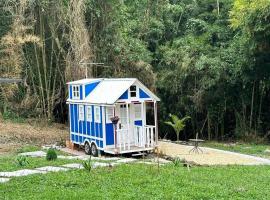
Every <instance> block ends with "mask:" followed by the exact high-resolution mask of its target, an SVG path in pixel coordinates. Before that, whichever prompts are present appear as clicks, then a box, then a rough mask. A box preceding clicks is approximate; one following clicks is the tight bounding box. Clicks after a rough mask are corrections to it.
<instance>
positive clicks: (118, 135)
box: [117, 130, 122, 151]
mask: <svg viewBox="0 0 270 200" xmlns="http://www.w3.org/2000/svg"><path fill="white" fill-rule="evenodd" d="M120 133H121V131H120V130H118V131H117V138H118V144H119V149H120V151H121V147H122V145H121V139H122V138H121V134H120Z"/></svg>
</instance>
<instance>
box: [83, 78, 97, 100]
mask: <svg viewBox="0 0 270 200" xmlns="http://www.w3.org/2000/svg"><path fill="white" fill-rule="evenodd" d="M99 83H100V81H97V82H95V83H89V84H86V85H85V97H87V96H88V95H89V94H90V93H91V92H92V91H93V90H94V89H95V88H96V87H97V85H98V84H99Z"/></svg>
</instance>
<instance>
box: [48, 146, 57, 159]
mask: <svg viewBox="0 0 270 200" xmlns="http://www.w3.org/2000/svg"><path fill="white" fill-rule="evenodd" d="M46 159H47V160H56V159H57V153H56V151H55V150H54V149H52V148H50V149H48V151H47V155H46Z"/></svg>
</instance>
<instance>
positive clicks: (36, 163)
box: [0, 155, 82, 199]
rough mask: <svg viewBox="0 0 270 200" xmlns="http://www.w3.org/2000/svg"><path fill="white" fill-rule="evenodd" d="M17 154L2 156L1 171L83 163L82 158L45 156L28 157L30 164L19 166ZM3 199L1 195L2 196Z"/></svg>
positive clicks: (0, 157)
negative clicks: (47, 157) (49, 159)
mask: <svg viewBox="0 0 270 200" xmlns="http://www.w3.org/2000/svg"><path fill="white" fill-rule="evenodd" d="M16 157H17V156H16V155H5V156H0V171H15V170H20V169H33V168H36V167H43V166H49V165H50V166H59V165H63V164H68V163H81V162H82V161H80V160H66V159H56V160H54V161H47V160H46V158H45V157H43V158H31V157H27V160H28V162H29V164H27V165H26V166H23V167H21V166H18V165H17V164H16V163H15V160H16ZM0 199H1V197H0Z"/></svg>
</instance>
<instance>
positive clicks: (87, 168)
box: [82, 155, 93, 172]
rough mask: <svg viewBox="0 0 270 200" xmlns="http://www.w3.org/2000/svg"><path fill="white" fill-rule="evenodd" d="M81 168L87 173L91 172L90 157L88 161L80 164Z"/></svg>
mask: <svg viewBox="0 0 270 200" xmlns="http://www.w3.org/2000/svg"><path fill="white" fill-rule="evenodd" d="M82 166H83V168H84V169H85V170H86V171H88V172H90V171H91V170H92V167H93V163H92V160H91V155H90V158H89V159H88V160H85V161H83V162H82Z"/></svg>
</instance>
